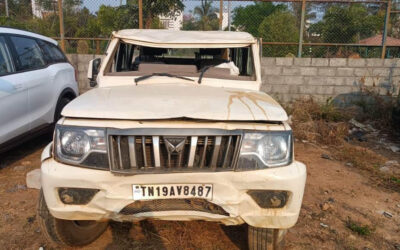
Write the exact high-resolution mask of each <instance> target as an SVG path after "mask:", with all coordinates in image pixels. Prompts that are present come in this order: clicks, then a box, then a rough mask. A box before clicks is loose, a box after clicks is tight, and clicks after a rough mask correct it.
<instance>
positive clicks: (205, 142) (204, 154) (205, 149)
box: [200, 136, 208, 168]
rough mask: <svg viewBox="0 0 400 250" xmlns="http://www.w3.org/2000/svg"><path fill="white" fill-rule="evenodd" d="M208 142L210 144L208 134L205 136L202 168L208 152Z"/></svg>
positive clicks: (201, 161)
mask: <svg viewBox="0 0 400 250" xmlns="http://www.w3.org/2000/svg"><path fill="white" fill-rule="evenodd" d="M207 144H208V136H206V137H205V138H204V146H203V153H202V156H201V160H200V168H203V167H204V162H205V159H206V154H207Z"/></svg>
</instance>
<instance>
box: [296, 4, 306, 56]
mask: <svg viewBox="0 0 400 250" xmlns="http://www.w3.org/2000/svg"><path fill="white" fill-rule="evenodd" d="M305 18H306V0H303V1H302V2H301V21H300V36H299V48H298V50H297V57H301V56H302V52H303V35H304V34H303V33H304V21H305V20H304V19H305Z"/></svg>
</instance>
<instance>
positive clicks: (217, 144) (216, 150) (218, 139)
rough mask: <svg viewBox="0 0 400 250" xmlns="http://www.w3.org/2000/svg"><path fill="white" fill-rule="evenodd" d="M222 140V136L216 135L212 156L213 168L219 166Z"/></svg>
mask: <svg viewBox="0 0 400 250" xmlns="http://www.w3.org/2000/svg"><path fill="white" fill-rule="evenodd" d="M221 140H222V137H221V136H216V137H215V143H214V150H213V154H212V157H211V168H213V169H215V168H217V161H218V154H219V149H220V147H221Z"/></svg>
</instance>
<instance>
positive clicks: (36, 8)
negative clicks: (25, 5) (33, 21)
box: [32, 0, 44, 18]
mask: <svg viewBox="0 0 400 250" xmlns="http://www.w3.org/2000/svg"><path fill="white" fill-rule="evenodd" d="M43 11H44V9H43V8H42V6H40V4H39V3H38V1H37V0H32V14H33V16H34V17H37V18H43Z"/></svg>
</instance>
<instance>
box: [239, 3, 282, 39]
mask: <svg viewBox="0 0 400 250" xmlns="http://www.w3.org/2000/svg"><path fill="white" fill-rule="evenodd" d="M286 9H287V7H286V6H285V5H283V4H278V5H274V4H273V3H271V2H255V3H254V4H252V5H248V6H245V7H244V6H240V7H237V8H235V9H234V10H233V20H232V24H233V26H235V27H236V28H237V29H239V30H243V31H246V32H249V33H250V34H252V35H253V36H255V37H259V36H260V35H259V25H260V24H261V22H262V21H263V20H264V19H265V17H267V16H269V15H271V14H272V13H274V12H275V11H283V10H286Z"/></svg>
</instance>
